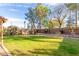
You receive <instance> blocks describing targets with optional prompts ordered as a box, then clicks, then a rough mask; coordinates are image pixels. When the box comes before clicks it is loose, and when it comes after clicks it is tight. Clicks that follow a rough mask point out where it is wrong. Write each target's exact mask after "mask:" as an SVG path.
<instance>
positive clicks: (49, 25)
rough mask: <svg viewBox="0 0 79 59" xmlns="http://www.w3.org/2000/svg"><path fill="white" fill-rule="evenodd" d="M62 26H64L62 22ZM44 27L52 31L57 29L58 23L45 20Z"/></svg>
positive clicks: (53, 20) (54, 20)
mask: <svg viewBox="0 0 79 59" xmlns="http://www.w3.org/2000/svg"><path fill="white" fill-rule="evenodd" d="M62 24H64V22H63V23H62ZM44 26H45V27H46V28H48V29H53V28H58V27H59V23H58V21H57V19H52V20H45V21H44Z"/></svg>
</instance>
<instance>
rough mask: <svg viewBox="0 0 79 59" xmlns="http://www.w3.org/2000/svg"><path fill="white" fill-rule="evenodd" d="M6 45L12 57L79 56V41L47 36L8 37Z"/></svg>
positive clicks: (5, 40)
mask: <svg viewBox="0 0 79 59" xmlns="http://www.w3.org/2000/svg"><path fill="white" fill-rule="evenodd" d="M4 45H5V46H6V47H7V48H8V50H9V51H10V52H11V54H12V55H17V56H18V55H21V56H41V55H42V56H44V55H45V56H72V55H75V56H79V39H71V38H63V37H53V38H52V37H47V36H6V37H4Z"/></svg>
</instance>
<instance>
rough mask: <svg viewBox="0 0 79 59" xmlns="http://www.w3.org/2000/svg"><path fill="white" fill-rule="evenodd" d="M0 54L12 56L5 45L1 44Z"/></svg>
mask: <svg viewBox="0 0 79 59" xmlns="http://www.w3.org/2000/svg"><path fill="white" fill-rule="evenodd" d="M0 56H10V54H9V53H7V51H6V50H5V48H4V47H1V46H0Z"/></svg>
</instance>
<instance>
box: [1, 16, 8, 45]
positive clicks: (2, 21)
mask: <svg viewBox="0 0 79 59" xmlns="http://www.w3.org/2000/svg"><path fill="white" fill-rule="evenodd" d="M6 21H7V19H6V18H4V17H2V16H0V36H1V37H0V45H3V25H2V24H3V23H5V22H6Z"/></svg>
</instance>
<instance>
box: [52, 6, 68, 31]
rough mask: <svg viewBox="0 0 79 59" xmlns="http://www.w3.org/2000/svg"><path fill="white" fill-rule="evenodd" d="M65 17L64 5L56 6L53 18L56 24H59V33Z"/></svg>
mask: <svg viewBox="0 0 79 59" xmlns="http://www.w3.org/2000/svg"><path fill="white" fill-rule="evenodd" d="M66 16H67V12H66V7H65V6H64V5H57V6H56V7H55V9H54V12H53V17H54V18H56V20H57V22H58V23H59V29H60V32H61V31H62V30H61V28H62V25H63V21H64V20H65V18H66Z"/></svg>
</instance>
